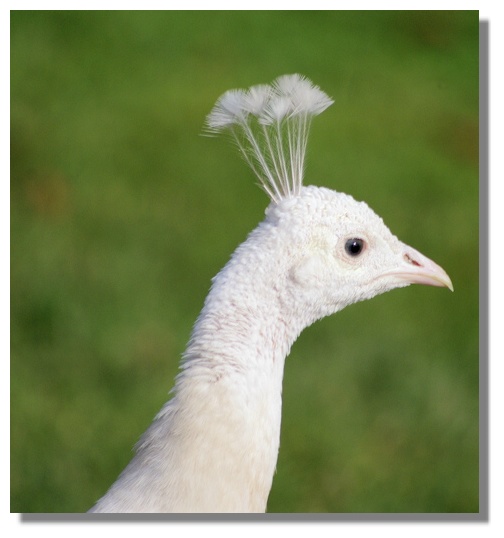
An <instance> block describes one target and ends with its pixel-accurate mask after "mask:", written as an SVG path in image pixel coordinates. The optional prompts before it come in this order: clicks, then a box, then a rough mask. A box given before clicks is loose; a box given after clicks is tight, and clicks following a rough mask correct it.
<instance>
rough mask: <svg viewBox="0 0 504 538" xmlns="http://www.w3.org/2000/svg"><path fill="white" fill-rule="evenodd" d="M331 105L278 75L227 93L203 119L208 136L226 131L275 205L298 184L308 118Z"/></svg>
mask: <svg viewBox="0 0 504 538" xmlns="http://www.w3.org/2000/svg"><path fill="white" fill-rule="evenodd" d="M332 103H333V100H332V99H331V98H329V97H328V96H327V95H326V94H325V93H324V92H323V91H322V90H321V89H320V88H319V87H318V86H315V85H314V84H313V83H312V82H311V81H310V80H308V79H307V78H305V77H303V76H301V75H298V74H294V75H283V76H281V77H278V78H277V79H276V80H274V81H273V82H272V83H271V84H269V85H268V84H260V85H257V86H252V87H250V88H249V89H247V90H241V89H238V90H229V91H227V92H226V93H224V94H223V95H222V96H221V97H220V98H219V99H218V101H217V103H216V104H215V106H214V107H213V109H212V111H211V112H210V114H209V115H208V116H207V118H206V127H207V131H208V132H209V133H220V132H222V131H229V132H230V133H231V135H232V137H233V139H234V140H235V142H236V144H237V145H238V148H239V149H240V152H241V153H242V155H243V157H244V158H245V160H246V161H247V163H248V164H249V166H250V167H251V168H252V170H253V172H254V174H255V175H256V176H257V178H258V179H259V182H260V185H261V187H262V188H263V189H264V190H265V191H266V193H267V194H268V196H269V197H270V198H271V200H272V201H273V202H275V203H278V202H280V200H282V199H283V198H287V197H290V196H296V195H298V194H299V193H300V191H301V187H302V185H303V174H304V163H305V155H306V145H307V141H308V133H309V130H310V124H311V119H312V117H313V116H316V115H318V114H320V113H321V112H323V111H324V110H325V109H326V108H327V107H329V106H330V105H331V104H332Z"/></svg>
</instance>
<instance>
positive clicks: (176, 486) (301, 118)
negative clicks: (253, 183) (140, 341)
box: [91, 75, 453, 512]
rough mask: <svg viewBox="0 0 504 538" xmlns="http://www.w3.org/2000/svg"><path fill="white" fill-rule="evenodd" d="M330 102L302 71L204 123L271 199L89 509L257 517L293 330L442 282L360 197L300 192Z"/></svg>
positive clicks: (231, 101) (274, 445) (236, 99)
mask: <svg viewBox="0 0 504 538" xmlns="http://www.w3.org/2000/svg"><path fill="white" fill-rule="evenodd" d="M331 103H332V100H331V99H329V98H328V97H327V95H326V94H325V93H324V92H322V91H321V90H320V89H319V88H318V87H315V86H313V85H312V83H311V82H310V81H308V80H307V79H305V78H303V77H301V76H300V75H286V76H283V77H280V78H278V79H277V80H276V81H274V82H273V84H271V85H261V86H254V87H252V88H250V89H249V90H231V91H229V92H227V93H225V94H224V95H223V96H222V97H221V98H220V99H219V100H218V102H217V104H216V105H215V107H214V109H213V110H212V112H211V113H210V114H209V116H208V118H207V128H208V130H209V131H210V132H220V131H223V130H227V131H229V132H230V133H231V134H232V136H233V138H234V139H235V141H236V143H237V144H238V147H239V148H240V151H241V153H242V154H243V156H244V158H245V159H246V161H247V162H248V163H249V165H250V166H251V168H252V170H253V171H254V173H255V174H256V175H257V177H258V179H259V181H260V184H261V186H262V187H263V189H264V190H265V191H266V192H267V193H268V195H269V197H270V199H271V203H270V205H269V207H268V208H267V210H266V218H265V220H264V221H263V222H262V223H260V224H259V226H258V227H257V228H256V229H255V230H254V231H253V232H252V233H251V234H250V235H249V237H248V238H247V240H246V241H245V242H244V243H243V244H242V245H240V246H239V247H238V248H237V250H236V251H235V252H234V254H233V255H232V257H231V260H230V261H229V262H228V264H227V265H226V266H225V267H224V268H223V269H222V271H221V272H220V273H219V274H218V275H217V276H216V277H215V278H214V279H213V283H212V287H211V290H210V293H209V295H208V297H207V299H206V301H205V305H204V307H203V310H202V312H201V314H200V316H199V318H198V320H197V321H196V324H195V326H194V329H193V332H192V336H191V339H190V342H189V344H188V347H187V350H186V352H185V353H184V357H183V360H182V364H181V372H180V374H179V375H178V376H177V378H176V383H175V388H174V390H173V397H172V399H171V400H170V401H168V402H167V403H166V404H165V406H164V407H163V408H162V410H161V411H160V413H159V414H158V415H157V416H156V418H155V420H154V422H153V423H152V425H151V426H150V427H149V428H148V430H147V431H146V432H145V434H144V435H143V436H142V438H141V440H140V442H139V443H138V445H137V447H136V454H135V456H134V457H133V459H132V461H131V462H130V463H129V465H128V466H127V467H126V469H125V470H124V471H123V472H122V474H121V475H120V476H119V478H118V479H117V481H116V482H115V483H114V484H113V485H112V487H111V488H110V489H109V491H108V492H107V493H106V494H105V495H104V497H102V498H101V499H100V500H99V501H98V502H97V504H96V505H95V506H94V507H93V508H92V509H91V512H264V511H265V510H266V503H267V499H268V494H269V491H270V488H271V483H272V479H273V473H274V470H275V465H276V461H277V455H278V447H279V440H280V420H281V406H282V398H281V393H282V377H283V369H284V362H285V358H286V356H287V355H288V353H289V350H290V347H291V346H292V344H293V343H294V341H295V340H296V338H297V337H298V336H299V334H300V333H301V331H302V330H303V329H304V328H305V327H307V326H309V325H310V324H312V323H313V322H314V321H316V320H317V319H320V318H322V317H324V316H327V315H330V314H333V313H335V312H337V311H339V310H341V309H342V308H344V307H345V306H347V305H349V304H352V303H355V302H357V301H361V300H363V299H369V298H371V297H374V296H375V295H378V294H380V293H383V292H386V291H388V290H391V289H393V288H397V287H402V286H407V285H409V284H411V283H420V284H429V285H434V286H446V287H448V288H450V289H453V288H452V284H451V281H450V279H449V277H448V275H447V274H446V273H445V272H444V271H443V269H441V267H439V266H438V265H436V264H435V263H434V262H432V261H431V260H429V259H428V258H426V257H425V256H423V255H422V254H420V253H419V252H417V251H416V250H414V249H412V248H411V247H409V246H407V245H405V244H404V243H402V242H400V241H399V240H398V239H397V238H396V237H395V236H394V235H392V233H391V232H390V231H389V229H388V228H387V227H386V226H385V224H384V223H383V221H382V219H381V218H380V217H378V216H377V215H376V214H375V213H374V212H373V211H372V210H371V209H370V208H369V207H368V206H367V205H366V204H365V203H364V202H356V201H355V200H354V199H353V198H352V197H350V196H348V195H346V194H342V193H337V192H335V191H332V190H329V189H325V188H318V187H303V185H302V183H303V170H304V157H305V152H306V141H307V136H308V130H309V126H310V121H311V118H312V117H313V116H314V115H316V114H319V113H320V112H322V111H323V110H325V109H326V108H327V107H328V106H329V105H330V104H331Z"/></svg>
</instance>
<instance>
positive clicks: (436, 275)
mask: <svg viewBox="0 0 504 538" xmlns="http://www.w3.org/2000/svg"><path fill="white" fill-rule="evenodd" d="M386 275H387V276H393V277H396V278H398V279H400V280H403V281H406V282H407V283H408V284H425V285H427V286H440V287H446V288H448V289H449V290H451V291H453V284H452V282H451V280H450V277H449V276H448V275H447V274H446V271H445V270H444V269H443V268H442V267H440V266H439V265H438V264H437V263H434V262H433V261H432V260H430V259H429V258H427V256H424V255H423V254H421V253H420V252H418V251H417V250H415V249H414V248H411V247H409V246H408V245H403V259H402V263H401V264H400V265H399V266H398V267H397V268H396V269H393V270H391V271H389V272H387V273H386Z"/></svg>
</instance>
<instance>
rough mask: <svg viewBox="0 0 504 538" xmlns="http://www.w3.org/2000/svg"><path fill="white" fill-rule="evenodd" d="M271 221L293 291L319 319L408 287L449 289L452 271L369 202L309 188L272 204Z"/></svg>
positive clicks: (267, 215)
mask: <svg viewBox="0 0 504 538" xmlns="http://www.w3.org/2000/svg"><path fill="white" fill-rule="evenodd" d="M266 221H267V222H268V223H270V225H272V226H273V227H274V228H275V229H276V230H277V231H278V232H279V233H280V234H281V235H282V242H281V243H282V244H283V245H286V247H285V248H286V250H287V252H283V253H282V254H281V255H282V258H283V259H285V260H288V264H289V265H288V267H287V268H286V273H287V275H288V281H289V282H288V286H287V287H288V289H289V294H290V295H291V297H292V298H295V301H296V303H298V304H303V305H304V308H306V307H311V308H315V309H318V310H319V311H318V312H315V313H314V316H315V317H317V318H319V317H323V316H326V315H329V314H332V313H334V312H336V311H338V310H341V309H342V308H344V307H345V306H347V305H349V304H352V303H355V302H357V301H361V300H364V299H370V298H372V297H374V296H376V295H379V294H381V293H384V292H386V291H389V290H392V289H394V288H400V287H404V286H408V285H409V284H426V285H431V286H444V287H447V288H449V289H451V290H452V291H453V286H452V283H451V280H450V278H449V276H448V275H447V274H446V272H445V271H444V270H443V269H442V268H441V267H440V266H439V265H437V264H436V263H434V262H433V261H432V260H430V259H429V258H427V257H426V256H424V255H423V254H421V253H420V252H418V251H417V250H415V249H414V248H412V247H410V246H408V245H406V244H405V243H403V242H401V241H400V240H399V239H398V238H397V237H396V236H395V235H393V234H392V232H391V231H390V230H389V228H388V227H387V226H386V225H385V224H384V222H383V220H382V219H381V218H380V217H379V216H378V215H377V214H376V213H375V212H374V211H373V210H372V209H371V208H370V207H369V206H368V205H367V204H366V203H364V202H358V201H356V200H354V198H352V197H351V196H349V195H347V194H343V193H339V192H335V191H333V190H330V189H326V188H323V187H314V186H309V187H303V188H302V189H301V192H300V193H299V194H298V195H296V196H293V197H290V198H284V199H282V200H281V201H280V202H279V203H275V202H272V203H271V204H270V206H269V207H268V209H267V211H266Z"/></svg>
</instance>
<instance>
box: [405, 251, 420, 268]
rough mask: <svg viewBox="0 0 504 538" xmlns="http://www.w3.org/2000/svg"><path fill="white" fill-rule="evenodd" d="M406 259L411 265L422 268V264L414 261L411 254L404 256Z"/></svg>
mask: <svg viewBox="0 0 504 538" xmlns="http://www.w3.org/2000/svg"><path fill="white" fill-rule="evenodd" d="M404 259H405V260H406V261H407V262H408V263H411V265H416V266H417V267H422V264H420V263H418V262H417V261H416V260H414V259H413V258H412V257H411V256H410V255H409V254H405V255H404Z"/></svg>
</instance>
